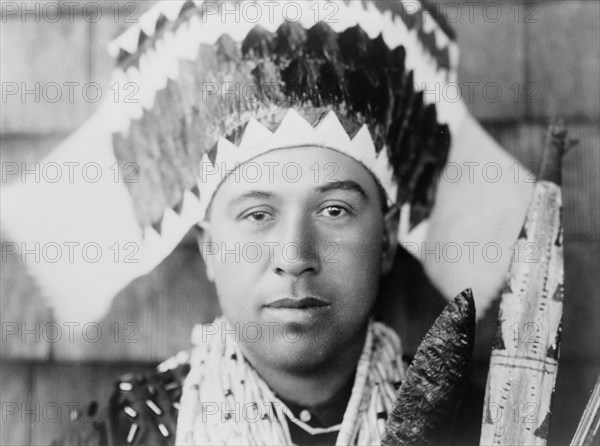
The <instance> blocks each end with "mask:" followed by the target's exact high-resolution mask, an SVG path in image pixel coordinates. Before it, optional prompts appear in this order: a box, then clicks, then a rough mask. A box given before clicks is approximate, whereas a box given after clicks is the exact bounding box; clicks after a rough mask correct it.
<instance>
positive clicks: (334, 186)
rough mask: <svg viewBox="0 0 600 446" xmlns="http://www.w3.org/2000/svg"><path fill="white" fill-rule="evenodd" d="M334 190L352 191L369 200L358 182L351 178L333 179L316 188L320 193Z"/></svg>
mask: <svg viewBox="0 0 600 446" xmlns="http://www.w3.org/2000/svg"><path fill="white" fill-rule="evenodd" d="M334 190H348V191H354V192H357V193H358V194H359V195H361V196H362V197H363V198H364V199H365V200H366V201H369V196H368V195H367V193H366V192H365V190H364V189H363V188H362V187H361V186H360V184H358V183H357V182H355V181H352V180H345V181H333V182H331V183H327V184H325V185H324V186H320V187H318V188H317V192H318V193H321V194H324V193H326V192H331V191H334Z"/></svg>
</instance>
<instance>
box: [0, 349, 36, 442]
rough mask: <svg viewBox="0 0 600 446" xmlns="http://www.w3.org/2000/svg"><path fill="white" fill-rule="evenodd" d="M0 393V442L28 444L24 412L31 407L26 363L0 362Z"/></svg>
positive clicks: (29, 376) (27, 425)
mask: <svg viewBox="0 0 600 446" xmlns="http://www.w3.org/2000/svg"><path fill="white" fill-rule="evenodd" d="M0 395H1V398H0V399H1V404H2V424H1V426H2V428H1V429H0V444H3V445H27V444H30V436H29V419H28V415H27V414H26V412H25V411H26V410H27V409H29V408H31V369H30V367H29V366H28V365H27V363H11V362H6V361H2V362H0Z"/></svg>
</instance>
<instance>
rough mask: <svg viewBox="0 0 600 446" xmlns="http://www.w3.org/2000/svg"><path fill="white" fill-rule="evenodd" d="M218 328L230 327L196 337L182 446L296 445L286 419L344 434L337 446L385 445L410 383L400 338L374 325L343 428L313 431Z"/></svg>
mask: <svg viewBox="0 0 600 446" xmlns="http://www.w3.org/2000/svg"><path fill="white" fill-rule="evenodd" d="M215 326H217V327H222V328H224V327H227V326H228V324H227V322H225V320H224V319H223V318H218V319H217V320H215V322H214V323H213V324H211V336H209V337H207V336H206V331H205V330H206V326H203V325H197V326H196V327H195V328H194V331H193V333H192V343H193V344H194V346H195V347H194V348H193V350H192V354H191V361H190V365H191V369H190V372H189V374H188V376H187V378H186V380H185V383H184V386H183V394H182V397H181V406H180V410H179V417H178V420H177V441H176V444H178V445H191V444H224V445H225V444H226V445H233V444H247V445H268V444H278V445H292V444H293V442H292V439H291V436H290V431H289V428H288V424H287V420H286V416H287V418H288V419H289V420H290V421H291V422H293V423H295V424H297V425H298V426H300V427H302V428H303V429H305V430H306V431H307V432H309V433H315V434H316V433H322V432H330V431H335V430H337V429H339V434H338V436H337V440H336V444H337V445H350V444H361V445H371V444H372V445H376V444H380V443H381V438H382V436H383V433H384V427H385V421H386V419H387V414H388V413H390V412H391V410H392V407H393V403H394V401H395V385H397V384H398V383H399V382H400V381H401V380H403V379H404V367H403V363H402V350H401V346H400V339H399V338H398V336H397V334H396V333H395V332H394V331H393V330H392V329H391V328H389V327H387V326H385V325H384V324H382V323H379V322H373V321H370V322H369V328H368V332H367V337H366V340H365V344H364V347H363V350H362V353H361V356H360V358H359V361H358V365H357V369H356V376H355V378H354V384H353V387H352V395H351V397H350V400H349V402H348V406H347V408H346V411H345V413H344V417H343V419H342V423H341V425H336V426H331V427H329V428H313V427H311V426H308V425H307V424H306V423H304V422H302V420H299V419H297V418H296V417H295V416H294V415H293V414H292V411H291V410H290V409H289V408H287V406H286V405H285V404H284V403H283V402H282V401H281V400H280V399H279V398H277V397H276V395H275V394H274V392H273V391H272V390H271V388H270V387H269V386H268V385H267V383H266V382H265V381H264V380H263V379H262V378H261V377H260V376H259V375H258V374H257V372H256V371H255V370H254V369H253V367H252V366H251V365H250V364H249V363H248V362H247V361H246V360H245V359H244V357H243V355H242V352H241V350H240V347H239V345H238V344H237V343H236V342H234V341H232V340H231V339H229V338H230V336H221V335H220V333H216V335H215V332H214V327H215ZM227 330H228V332H229V333H231V330H232V329H231V328H230V327H229V328H227Z"/></svg>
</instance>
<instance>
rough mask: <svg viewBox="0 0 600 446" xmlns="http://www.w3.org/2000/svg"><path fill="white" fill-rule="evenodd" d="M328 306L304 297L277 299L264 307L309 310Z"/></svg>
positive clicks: (323, 302)
mask: <svg viewBox="0 0 600 446" xmlns="http://www.w3.org/2000/svg"><path fill="white" fill-rule="evenodd" d="M327 305H329V304H328V303H327V302H325V301H323V300H321V299H317V298H315V297H304V298H302V299H290V298H285V299H279V300H276V301H274V302H271V303H270V304H268V305H266V306H267V307H269V308H297V309H303V308H310V307H325V306H327Z"/></svg>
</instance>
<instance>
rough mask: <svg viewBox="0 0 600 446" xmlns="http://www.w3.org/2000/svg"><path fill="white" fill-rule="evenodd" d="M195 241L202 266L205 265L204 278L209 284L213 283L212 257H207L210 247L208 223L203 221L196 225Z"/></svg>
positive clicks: (210, 237) (210, 236) (210, 235)
mask: <svg viewBox="0 0 600 446" xmlns="http://www.w3.org/2000/svg"><path fill="white" fill-rule="evenodd" d="M196 241H197V242H198V248H199V249H200V254H202V260H204V264H205V265H206V277H207V278H208V280H210V281H211V282H214V279H215V268H214V263H213V262H214V255H208V251H210V246H211V245H212V231H211V225H210V222H208V221H206V220H203V221H201V222H199V223H198V224H197V225H196Z"/></svg>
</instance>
